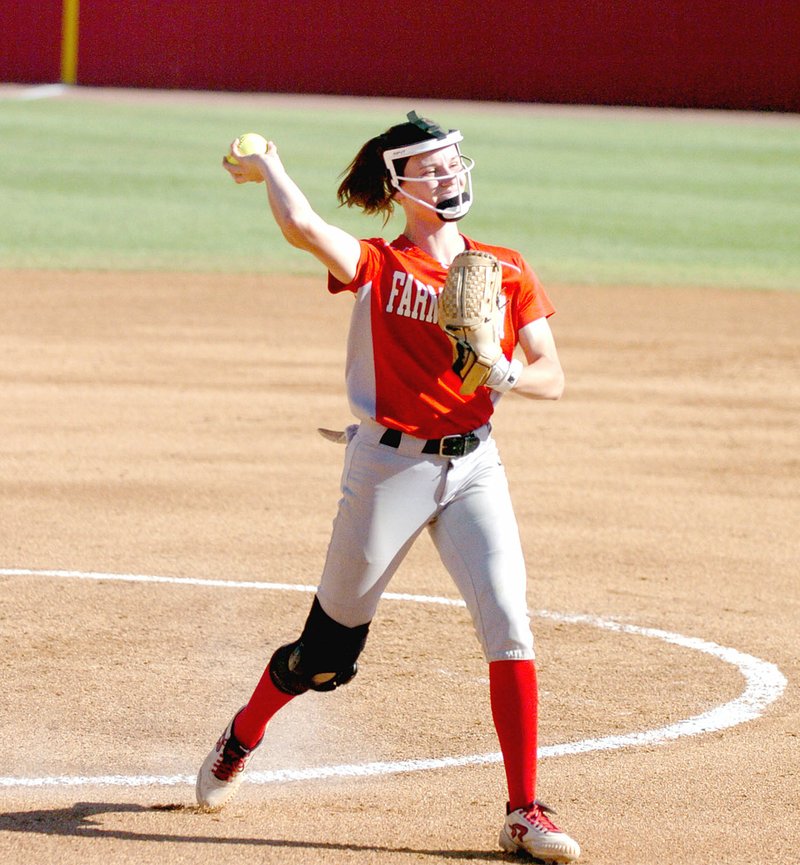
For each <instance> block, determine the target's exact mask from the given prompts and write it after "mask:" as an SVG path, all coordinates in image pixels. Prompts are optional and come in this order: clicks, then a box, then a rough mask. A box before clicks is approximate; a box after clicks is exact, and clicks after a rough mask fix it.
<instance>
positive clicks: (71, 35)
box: [61, 0, 79, 84]
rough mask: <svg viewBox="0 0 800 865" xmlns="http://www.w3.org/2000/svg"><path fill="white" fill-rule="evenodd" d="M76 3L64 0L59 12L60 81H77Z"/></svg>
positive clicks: (73, 82)
mask: <svg viewBox="0 0 800 865" xmlns="http://www.w3.org/2000/svg"><path fill="white" fill-rule="evenodd" d="M78 4H79V0H64V5H63V8H62V12H61V83H62V84H76V83H77V81H78Z"/></svg>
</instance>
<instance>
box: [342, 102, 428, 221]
mask: <svg viewBox="0 0 800 865" xmlns="http://www.w3.org/2000/svg"><path fill="white" fill-rule="evenodd" d="M408 118H409V122H408V123H400V124H398V125H397V126H392V127H391V128H390V129H387V130H386V132H384V133H382V134H381V135H377V136H375V138H370V140H369V141H367V143H366V144H364V146H363V147H362V148H361V150H359V151H358V153H357V154H356V155H355V158H354V159H353V161H352V162H351V163H350V165H348V166H347V168H346V169H345V170H344V172H343V173H342V177H343V180H342V182H341V183H340V184H339V189H338V190H337V198H338V199H339V204H340V205H347V206H348V207H360V208H361V209H362V210H363V211H364V213H367V214H370V215H371V214H377V213H382V214H383V217H384V220H383V221H384V224H385V223H386V222H387V221H388V220H389V217H390V216H391V215H392V212H393V210H394V193H395V188H394V187H393V186H392V183H391V175H390V174H389V169H388V168H387V167H386V164H385V163H384V161H383V154H384V151H386V150H392V149H394V148H395V147H405V146H406V145H408V144H416V143H417V142H419V141H428V140H429V139H431V138H439V137H441V135H442V134H443V132H442V130H441V128H440V127H439V126H438V125H437V124H435V123H433V122H432V121H430V120H425V119H422V118H419V117H417V115H416V113H415V112H413V111H412V112H410V113H409V115H408ZM407 161H408V160H407V159H400V160H397V161H396V162H395V170H396V171H397V173H398V174H400V175H401V174H402V173H403V171H404V170H405V165H406V162H407Z"/></svg>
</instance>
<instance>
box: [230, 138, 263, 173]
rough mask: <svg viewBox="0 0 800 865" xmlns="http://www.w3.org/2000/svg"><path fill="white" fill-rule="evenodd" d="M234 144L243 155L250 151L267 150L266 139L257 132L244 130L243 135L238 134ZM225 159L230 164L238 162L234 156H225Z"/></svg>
mask: <svg viewBox="0 0 800 865" xmlns="http://www.w3.org/2000/svg"><path fill="white" fill-rule="evenodd" d="M236 145H237V147H238V148H239V150H241V151H242V153H243V154H244V155H245V156H249V155H250V154H251V153H266V152H267V139H266V138H264V136H263V135H259V134H258V133H257V132H245V134H244V135H240V136H239V137H238V138H237V139H236ZM225 159H227V160H228V162H230V163H231V165H238V164H239V160H238V159H237V158H236V157H235V156H226V157H225Z"/></svg>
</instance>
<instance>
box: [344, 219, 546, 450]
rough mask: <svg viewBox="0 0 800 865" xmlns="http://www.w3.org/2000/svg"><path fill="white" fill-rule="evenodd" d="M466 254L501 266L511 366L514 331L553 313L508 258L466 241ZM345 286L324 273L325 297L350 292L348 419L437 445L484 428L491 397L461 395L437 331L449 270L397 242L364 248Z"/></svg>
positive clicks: (531, 276) (379, 241) (521, 264)
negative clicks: (473, 252) (485, 255)
mask: <svg viewBox="0 0 800 865" xmlns="http://www.w3.org/2000/svg"><path fill="white" fill-rule="evenodd" d="M464 241H465V243H466V245H467V248H468V249H479V250H483V251H485V252H490V253H492V254H493V255H495V256H496V257H497V258H498V259H499V260H500V262H501V264H502V267H503V285H502V291H501V298H500V304H501V306H503V305H504V316H503V328H502V340H501V345H502V348H503V352H504V353H505V356H506V357H507V358H509V359H511V356H512V354H513V352H514V347H515V346H516V344H517V341H518V339H519V331H520V329H521V328H523V327H525V325H526V324H530V323H531V322H532V321H535V320H536V319H538V318H542V317H543V316H550V315H552V314H553V312H554V311H555V310H554V308H553V306H552V304H551V303H550V299H549V298H548V296H547V293H546V292H545V290H544V288H543V287H542V285H541V283H540V282H539V280H538V278H537V276H536V274H535V273H534V272H533V270H531V268H530V267H529V265H528V264H527V263H526V262H525V260H524V259H523V258H522V256H521V255H520V254H519V253H518V252H515V251H514V250H511V249H505V248H504V247H500V246H489V245H488V244H485V243H478V242H477V241H474V240H471V239H470V238H468V237H464ZM360 243H361V258H360V259H359V262H358V271H357V272H356V275H355V278H354V279H353V281H352V282H350V283H349V284H348V285H344V284H343V283H341V282H339V280H338V279H336V278H335V277H334V276H332V275H331V274H328V290H329V291H331V292H332V293H338V292H341V291H352V292H353V294H354V295H355V308H354V309H353V315H352V319H351V322H350V333H349V336H348V341H347V365H346V379H347V395H348V399H349V401H350V408H351V410H352V412H353V414H354V415H355V416H356V417H357V418H360V419H362V420H363V419H366V418H372V419H374V420H376V421H378V423H380V424H383V426H387V427H392V428H393V429H398V430H401V431H402V432H407V433H410V434H411V435H413V436H417V437H419V438H424V439H428V438H440V437H441V436H445V435H453V434H458V433H466V432H469V431H470V430H474V429H477V428H478V427H480V426H483V425H484V424H485V423H486V422H487V421H488V420H489V418H490V417H491V415H492V412H493V411H494V402H495V400H496V399H497V398H498V396H499V395H498V394H497V393H495V392H494V391H492V390H490V389H489V388H486V387H479V388H478V389H477V390H476V391H475V393H474V394H471V395H470V396H462V395H461V394H460V393H459V392H458V391H459V387H460V385H461V381H460V379H459V378H458V376H457V375H456V374H455V373H454V372H453V371H452V369H451V366H452V363H453V350H452V347H451V343H450V340H449V338H448V337H447V336H446V335H445V334H444V332H443V331H442V329H441V328H440V327H439V325H438V306H439V304H438V300H439V292H440V291H441V290H442V287H443V286H444V283H445V280H446V278H447V268H445V267H444V266H443V265H442V264H441V263H440V262H438V261H436V260H435V259H434V258H431V256H429V255H428V254H427V253H426V252H423V251H422V250H421V249H420V248H419V247H417V246H415V245H414V244H413V243H411V241H410V240H409V239H408V238H407V237H405V235H400V237H398V238H397V239H396V240H394V241H392V243H388V242H387V241H386V240H384V239H383V238H373V239H370V240H362V241H360Z"/></svg>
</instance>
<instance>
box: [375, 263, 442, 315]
mask: <svg viewBox="0 0 800 865" xmlns="http://www.w3.org/2000/svg"><path fill="white" fill-rule="evenodd" d="M398 297H399V298H400V300H399V303H397V308H395V302H396V301H397V299H398ZM385 311H386V312H388V313H394V314H395V315H402V316H403V317H404V318H413V319H414V320H415V321H427V322H436V321H438V320H439V314H438V313H439V295H438V294H437V292H436V289H434V288H433V287H432V286H430V285H426V284H425V283H424V282H422V281H421V280H419V279H415V278H414V275H413V274H411V273H405V272H404V271H402V270H395V271H394V273H393V274H392V287H391V289H390V290H389V297H388V298H387V300H386V309H385Z"/></svg>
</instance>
